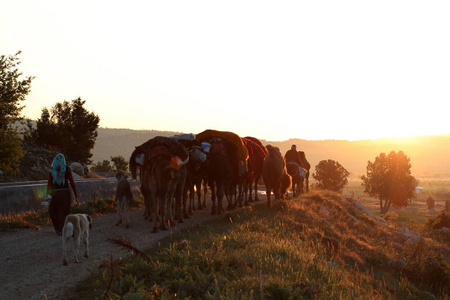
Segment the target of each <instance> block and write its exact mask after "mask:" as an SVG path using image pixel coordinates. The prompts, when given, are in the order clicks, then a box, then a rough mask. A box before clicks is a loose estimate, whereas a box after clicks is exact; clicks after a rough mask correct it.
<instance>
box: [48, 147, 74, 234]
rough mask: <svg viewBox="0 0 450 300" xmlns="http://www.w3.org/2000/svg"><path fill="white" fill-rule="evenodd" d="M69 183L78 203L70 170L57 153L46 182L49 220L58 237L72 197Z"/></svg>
mask: <svg viewBox="0 0 450 300" xmlns="http://www.w3.org/2000/svg"><path fill="white" fill-rule="evenodd" d="M69 183H70V186H71V187H72V190H73V193H74V195H75V202H78V193H77V189H76V186H75V181H74V180H73V176H72V170H71V169H70V168H68V167H67V166H66V159H65V158H64V155H62V154H61V153H58V154H57V155H56V156H55V158H54V159H53V163H52V167H51V168H50V169H49V174H48V182H47V200H49V201H50V206H49V208H48V211H49V214H50V219H51V220H52V223H53V227H54V228H55V231H56V233H57V234H58V235H61V234H62V233H61V232H62V229H63V227H64V221H65V220H66V217H67V216H68V215H69V214H70V204H71V200H72V195H71V193H70V189H69Z"/></svg>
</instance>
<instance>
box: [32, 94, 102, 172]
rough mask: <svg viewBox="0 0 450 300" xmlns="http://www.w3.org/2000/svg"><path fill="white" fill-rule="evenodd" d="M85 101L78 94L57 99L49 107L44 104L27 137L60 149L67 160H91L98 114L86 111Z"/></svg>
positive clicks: (47, 147) (85, 161)
mask: <svg viewBox="0 0 450 300" xmlns="http://www.w3.org/2000/svg"><path fill="white" fill-rule="evenodd" d="M85 103H86V101H85V100H81V98H78V99H75V100H72V101H71V102H68V101H64V102H62V103H61V102H57V103H56V105H55V106H53V107H52V108H51V110H48V109H47V108H46V107H45V108H43V109H42V114H41V117H40V118H39V119H38V120H37V123H36V128H32V127H30V131H31V133H30V134H29V136H28V137H27V140H28V141H30V142H33V143H35V144H37V145H39V146H42V147H44V148H46V149H50V150H53V151H58V152H61V153H63V154H64V155H65V156H66V158H67V160H69V161H72V162H80V163H85V164H90V163H92V161H91V159H90V158H91V157H92V153H91V150H92V149H93V148H94V145H95V140H96V138H97V128H98V124H99V122H100V118H99V116H98V115H95V114H94V113H93V112H89V111H87V110H86V108H85V107H84V104H85Z"/></svg>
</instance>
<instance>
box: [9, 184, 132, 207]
mask: <svg viewBox="0 0 450 300" xmlns="http://www.w3.org/2000/svg"><path fill="white" fill-rule="evenodd" d="M128 180H129V182H130V185H131V189H132V192H133V194H134V193H135V192H139V191H140V190H139V186H140V182H139V180H130V179H128ZM75 185H76V188H77V192H78V201H79V202H87V201H95V200H98V199H102V198H113V197H114V195H115V192H116V185H117V180H116V178H114V177H109V178H95V179H94V178H93V179H81V180H75ZM46 190H47V181H46V180H41V181H28V182H16V183H1V184H0V214H2V215H5V214H8V213H17V212H23V211H28V210H39V209H41V207H42V206H41V203H42V201H44V200H45V199H46V198H47V195H46ZM72 200H73V201H74V200H75V197H74V195H73V191H72Z"/></svg>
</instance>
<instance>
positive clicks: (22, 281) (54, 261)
mask: <svg viewBox="0 0 450 300" xmlns="http://www.w3.org/2000/svg"><path fill="white" fill-rule="evenodd" d="M208 202H210V201H208ZM142 214H143V210H142V209H140V210H136V211H132V212H131V214H130V219H131V223H130V225H131V227H130V228H129V229H125V227H124V226H123V225H121V226H114V224H115V221H116V215H115V214H109V215H105V216H100V217H95V218H93V230H92V231H91V233H90V238H89V242H90V247H89V250H90V257H89V258H84V257H83V256H82V255H81V263H78V264H75V263H74V262H73V255H72V253H71V252H70V253H71V255H70V260H69V265H68V266H63V264H62V261H63V259H62V239H61V237H60V236H57V235H56V233H55V231H54V229H53V227H51V226H46V227H42V228H41V230H33V229H26V230H22V231H20V232H13V233H5V234H2V235H0V283H1V284H0V285H1V288H0V299H64V298H65V297H64V295H70V292H71V291H73V290H74V289H75V287H76V284H77V283H78V282H79V281H81V280H83V279H85V278H86V277H87V276H88V275H89V274H90V272H89V271H88V270H89V269H93V267H94V266H95V265H96V264H99V263H100V262H101V260H102V258H103V259H108V258H110V257H111V253H113V255H114V257H115V258H119V257H121V256H127V255H128V253H127V252H125V251H124V250H121V249H120V248H118V247H116V246H114V245H113V244H111V243H110V242H108V241H107V238H108V237H120V236H127V237H129V238H130V239H131V240H132V241H133V243H135V245H136V246H137V247H138V248H139V249H145V248H146V247H152V246H155V245H157V243H158V241H159V240H161V239H162V238H164V237H166V236H169V235H170V234H171V232H173V231H174V230H179V229H181V228H185V227H187V226H191V225H193V224H197V223H201V222H203V221H205V220H207V219H210V218H212V216H211V214H210V208H209V207H208V208H207V209H203V210H201V211H195V213H194V216H193V217H192V218H191V219H187V220H185V223H182V224H177V226H176V227H172V228H171V229H170V230H168V231H160V232H159V233H157V234H152V233H150V231H151V224H150V223H149V222H148V221H147V220H145V219H144V218H143V216H142ZM69 246H70V248H69V249H73V247H72V242H70V244H69ZM81 250H82V251H84V246H83V245H82V246H81ZM81 253H83V252H81ZM68 258H69V256H68Z"/></svg>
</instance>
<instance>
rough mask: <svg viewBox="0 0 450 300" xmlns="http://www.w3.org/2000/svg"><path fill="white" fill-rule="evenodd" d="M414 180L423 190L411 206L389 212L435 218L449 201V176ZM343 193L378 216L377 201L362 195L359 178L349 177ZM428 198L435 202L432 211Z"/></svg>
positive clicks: (362, 189)
mask: <svg viewBox="0 0 450 300" xmlns="http://www.w3.org/2000/svg"><path fill="white" fill-rule="evenodd" d="M416 179H418V180H419V187H421V188H423V189H422V190H419V191H418V192H417V193H416V197H415V198H413V199H412V200H411V204H410V205H408V207H406V208H402V209H395V208H391V209H390V211H389V212H395V213H397V214H405V215H411V216H413V215H416V216H417V217H419V218H421V219H423V220H424V219H426V218H427V217H431V216H436V215H437V214H438V213H439V212H440V211H442V210H443V209H444V206H445V201H446V200H450V176H446V175H441V176H421V177H420V176H417V177H416ZM343 193H344V194H347V195H351V196H352V197H354V198H356V199H358V200H359V201H360V202H361V203H362V204H364V206H366V207H367V208H369V209H370V211H372V212H373V213H374V214H379V212H380V203H379V200H378V199H376V198H372V197H369V196H368V195H367V194H364V187H363V186H362V180H361V178H360V176H359V177H357V176H353V177H350V178H349V179H348V185H347V186H346V187H345V188H344V190H343ZM428 197H432V198H433V199H434V200H435V208H434V209H431V210H429V209H428V207H427V204H426V199H427V198H428Z"/></svg>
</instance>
